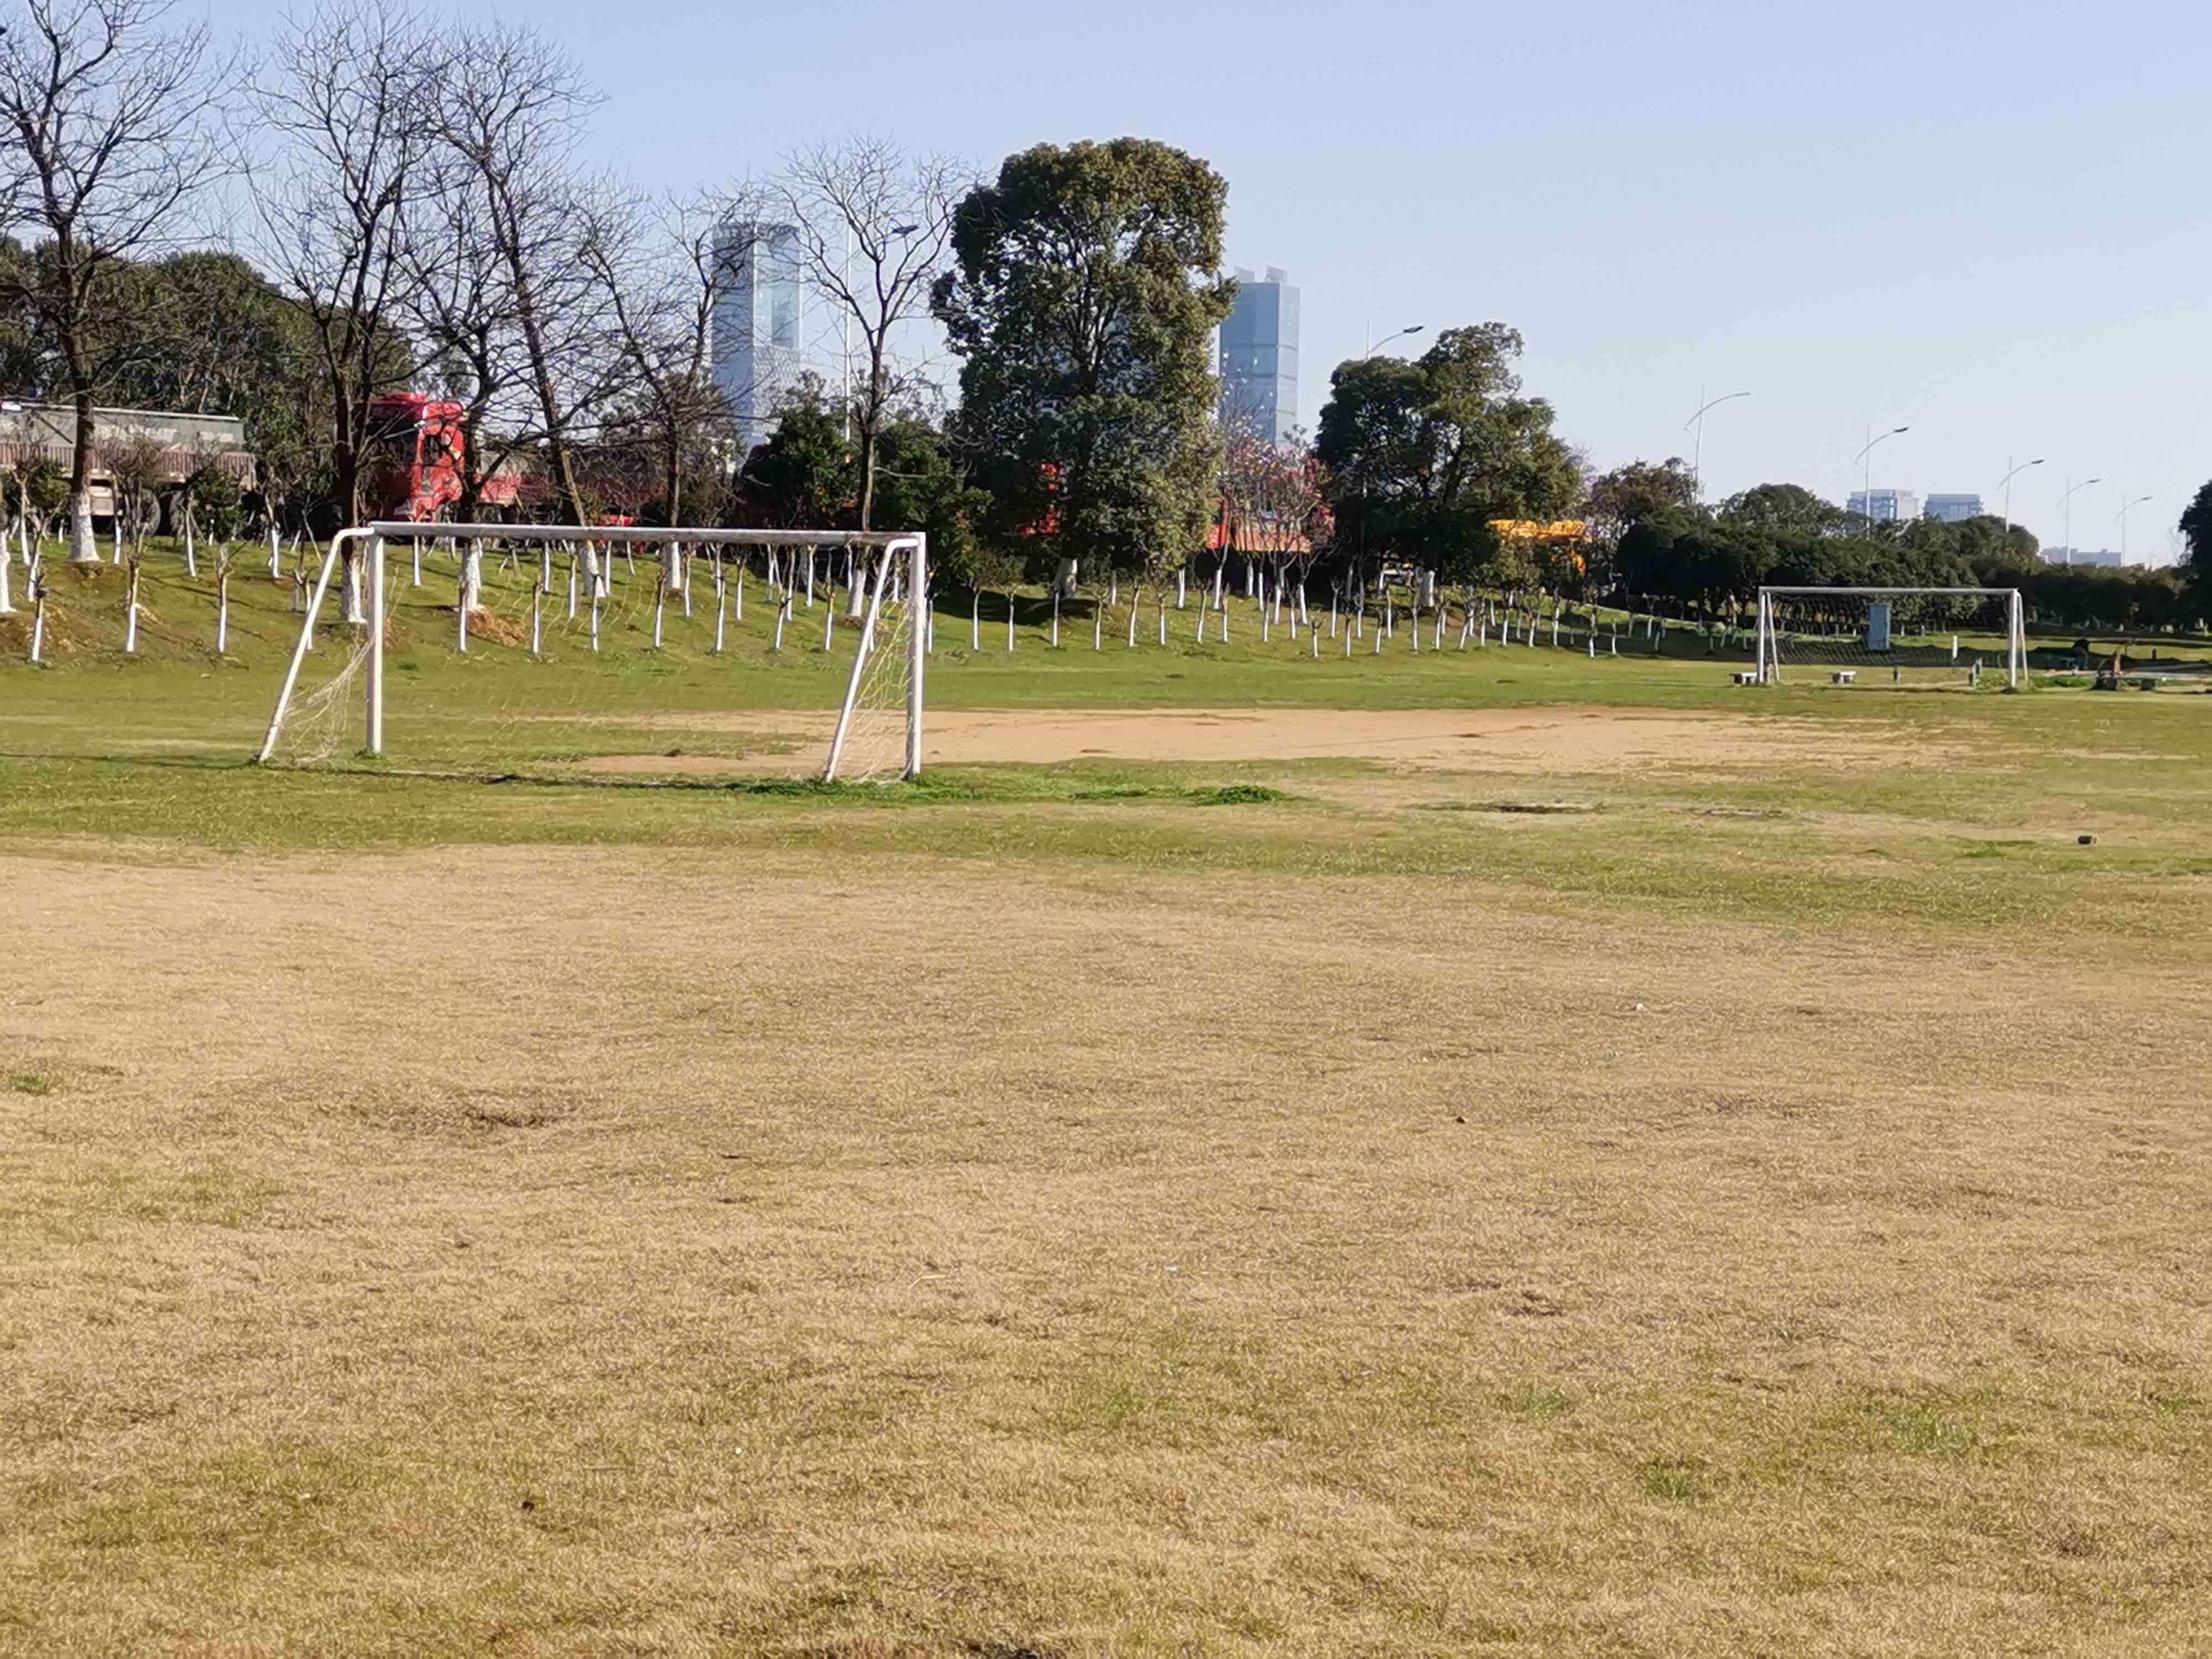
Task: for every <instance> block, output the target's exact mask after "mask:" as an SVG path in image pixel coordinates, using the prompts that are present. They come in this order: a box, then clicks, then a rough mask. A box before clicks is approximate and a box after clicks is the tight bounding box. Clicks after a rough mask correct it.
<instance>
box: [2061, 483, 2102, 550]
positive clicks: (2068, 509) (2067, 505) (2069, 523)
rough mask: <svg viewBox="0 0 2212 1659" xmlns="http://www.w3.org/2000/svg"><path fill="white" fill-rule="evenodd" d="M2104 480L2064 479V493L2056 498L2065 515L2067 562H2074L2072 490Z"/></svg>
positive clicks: (2085, 487) (2084, 487)
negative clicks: (2078, 480) (2076, 480)
mask: <svg viewBox="0 0 2212 1659" xmlns="http://www.w3.org/2000/svg"><path fill="white" fill-rule="evenodd" d="M2104 482H2105V481H2104V479H2102V478H2101V477H2099V478H2084V479H2082V480H2081V483H2075V482H2074V481H2073V480H2072V479H2071V478H2069V479H2068V480H2067V481H2066V493H2065V494H2064V495H2061V496H2060V497H2059V498H2058V506H2059V510H2060V511H2061V512H2063V513H2064V514H2065V515H2066V562H2067V563H2069V564H2071V563H2073V562H2074V492H2075V490H2077V489H2087V488H2088V487H2089V486H2090V485H2091V484H2093V483H2104Z"/></svg>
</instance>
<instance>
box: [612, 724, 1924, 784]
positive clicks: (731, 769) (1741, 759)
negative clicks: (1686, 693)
mask: <svg viewBox="0 0 2212 1659" xmlns="http://www.w3.org/2000/svg"><path fill="white" fill-rule="evenodd" d="M655 724H656V725H658V726H663V727H665V726H671V725H672V726H677V727H678V728H679V729H681V728H685V727H689V728H691V729H696V730H702V731H708V732H714V733H716V734H718V735H725V736H727V737H729V738H735V739H737V740H738V742H739V743H740V744H744V745H745V746H746V748H747V750H751V749H752V746H753V745H754V744H756V743H759V742H762V741H763V740H765V739H768V738H771V737H772V738H780V739H782V740H784V741H786V742H789V741H791V740H792V739H793V738H802V739H804V740H803V741H801V742H800V743H799V746H798V747H797V748H795V749H793V750H790V751H788V752H786V753H782V754H764V753H757V752H746V753H743V754H740V755H736V756H730V755H673V756H671V755H635V754H629V755H624V754H614V755H601V756H596V757H592V758H591V759H588V760H584V761H580V762H578V763H577V765H578V766H579V767H580V768H581V769H585V770H587V771H592V772H605V773H628V774H639V773H647V774H653V775H714V774H720V773H743V774H757V773H760V772H763V771H807V770H811V769H813V768H814V767H816V766H818V765H819V764H820V763H821V754H822V750H823V747H824V746H826V745H827V744H828V742H829V728H830V720H829V717H828V716H827V715H810V714H790V713H783V712H759V713H733V714H710V715H695V716H690V717H688V718H686V719H684V720H669V719H667V718H665V717H658V718H656V720H655ZM1871 757H1881V758H1882V759H1883V760H1884V761H1886V762H1887V763H1889V764H1893V765H1894V764H1898V763H1908V764H1910V763H1919V764H1929V763H1936V762H1939V761H1940V760H1941V758H1942V757H1941V756H1940V755H1937V754H1936V753H1935V752H1934V751H1933V750H1931V749H1929V747H1928V746H1927V745H1924V744H1912V745H1909V746H1908V745H1905V744H1900V743H1899V742H1897V741H1896V740H1895V739H1894V738H1889V737H1886V736H1883V735H1879V734H1876V733H1874V732H1869V731H1866V730H1864V729H1863V728H1857V727H1850V726H1834V725H1830V724H1827V723H1825V722H1821V721H1816V720H1772V719H1766V720H1757V719H1750V718H1747V717H1745V716H1742V715H1736V714H1684V713H1678V712H1674V711H1672V710H1668V711H1658V710H1644V709H1621V708H1543V709H1526V708H1480V709H1455V708H1401V709H1339V708H1270V709H1233V710H1231V709H1181V708H1174V709H1170V708H1116V709H1027V708H968V709H947V710H945V711H942V712H934V711H933V712H932V714H930V716H929V721H928V726H927V759H928V761H929V762H930V763H933V764H935V765H939V766H967V765H979V764H988V763H1022V764H1030V765H1053V764H1057V763H1063V762H1067V761H1075V760H1117V761H1194V762H1234V761H1288V760H1312V759H1324V758H1326V759H1348V760H1372V761H1381V762H1384V763H1389V764H1390V765H1393V766H1398V767H1403V768H1407V769H1419V770H1438V771H1478V772H1480V771H1493V772H1521V773H1541V772H1575V773H1600V774H1608V773H1609V774H1617V775H1626V774H1630V773H1638V774H1649V773H1653V772H1658V773H1663V774H1667V775H1676V776H1685V777H1688V776H1696V775H1708V774H1723V775H1724V774H1727V773H1731V772H1734V771H1736V770H1739V769H1744V768H1752V767H1759V768H1774V767H1784V768H1786V767H1790V766H1807V765H1826V764H1831V763H1835V762H1838V761H1842V760H1852V759H1859V758H1871Z"/></svg>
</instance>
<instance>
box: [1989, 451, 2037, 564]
mask: <svg viewBox="0 0 2212 1659" xmlns="http://www.w3.org/2000/svg"><path fill="white" fill-rule="evenodd" d="M2011 459H2012V457H2011V456H2009V455H2008V456H2006V457H2005V460H2006V461H2007V462H2008V463H2009V462H2010V461H2011ZM2041 465H2043V457H2042V456H2040V455H2039V456H2037V457H2036V458H2035V459H2033V460H2032V461H2022V462H2021V464H2020V465H2018V466H2015V467H2014V468H2013V469H2012V471H2009V472H2008V473H2006V474H2005V475H2004V477H2003V478H2002V480H2000V481H1999V483H1998V488H1999V489H2002V490H2003V491H2004V503H2005V506H2004V524H2005V527H2004V538H2005V543H2006V544H2007V545H2010V544H2011V542H2012V481H2013V480H2014V479H2015V477H2019V475H2020V474H2021V473H2023V472H2025V471H2027V469H2028V468H2030V467H2031V466H2041Z"/></svg>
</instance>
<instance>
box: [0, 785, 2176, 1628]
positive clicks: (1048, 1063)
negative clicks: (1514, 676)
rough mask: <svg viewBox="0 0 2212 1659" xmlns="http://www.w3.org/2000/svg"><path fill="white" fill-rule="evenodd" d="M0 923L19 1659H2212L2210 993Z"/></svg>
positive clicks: (1156, 926)
mask: <svg viewBox="0 0 2212 1659" xmlns="http://www.w3.org/2000/svg"><path fill="white" fill-rule="evenodd" d="M1126 810H1127V811H1128V812H1129V813H1130V814H1131V815H1132V816H1133V820H1134V819H1137V818H1139V817H1140V815H1144V814H1148V813H1155V812H1164V811H1166V810H1167V809H1163V808H1154V807H1149V806H1146V805H1130V806H1129V807H1127V809H1126ZM0 884H4V887H3V888H0V890H4V891H5V892H6V893H8V894H9V899H8V900H7V901H6V902H5V904H4V906H0V951H4V953H5V957H6V959H7V960H9V962H10V963H12V964H15V967H14V969H13V971H12V972H11V974H10V981H11V985H12V987H13V988H12V989H11V990H10V991H9V993H8V994H7V997H6V1005H7V1006H6V1012H5V1019H4V1024H0V1146H5V1147H6V1148H7V1153H6V1158H5V1164H4V1169H0V1355H4V1364H0V1388H4V1395H0V1399H4V1411H0V1446H4V1448H5V1458H4V1463H0V1516H4V1520H0V1539H3V1540H4V1542H3V1543H0V1548H4V1554H0V1563H4V1565H0V1574H3V1575H4V1577H0V1649H6V1650H10V1651H17V1652H23V1653H51V1652H61V1651H70V1652H94V1651H109V1652H120V1651H133V1652H142V1651H143V1652H164V1653H168V1652H174V1653H210V1654H212V1653H223V1654H229V1653H277V1652H286V1653H292V1652H298V1653H308V1652H314V1653H336V1652H345V1653H392V1654H403V1653H404V1654H416V1653H426V1652H428V1653H460V1652H482V1651H495V1652H501V1653H508V1652H514V1653H550V1652H587V1653H667V1654H694V1653H708V1652H738V1653H769V1654H793V1655H796V1654H812V1655H842V1656H849V1659H860V1656H888V1655H905V1654H939V1653H944V1654H966V1655H999V1656H1013V1655H1021V1654H1030V1655H1039V1656H1043V1655H1053V1656H1060V1655H1079V1654H1081V1655H1091V1654H1136V1653H1149V1652H1161V1653H1167V1652H1173V1653H1196V1652H1204V1653H1232V1654H1233V1653H1252V1654H1256V1653H1263V1652H1265V1653H1285V1652H1292V1653H1348V1652H1358V1653H1366V1654H1408V1655H1410V1654H1426V1653H1437V1652H1487V1651H1495V1652H1512V1653H1531V1654H1560V1655H1565V1654H1590V1653H1599V1654H1654V1655H1656V1654H1723V1653H1728V1654H1733V1653H1744V1652H1766V1653H1777V1654H1779V1653H1801V1652H1826V1653H1854V1654H1860V1653H1863V1654H1875V1653H1892V1652H1898V1653H1905V1652H1910V1653H1923V1654H1956V1655H1967V1654H1982V1653H1988V1652H1992V1651H1999V1650H2002V1651H2008V1652H2021V1653H2049V1654H2087V1653H2140V1654H2154V1653H2156V1654H2165V1653H2174V1652H2179V1651H2185V1650H2203V1644H2205V1643H2206V1641H2207V1639H2208V1638H2207V1628H2208V1626H2207V1623H2206V1611H2207V1601H2206V1597H2207V1595H2208V1590H2212V1509H2208V1506H2207V1504H2206V1503H2205V1498H2204V1494H2205V1492H2206V1490H2207V1489H2208V1483H2209V1482H2212V1457H2208V1437H2207V1430H2206V1423H2207V1395H2208V1393H2212V1384H2208V1380H2207V1375H2206V1364H2205V1361H2206V1355H2207V1353H2208V1352H2212V1343H2208V1337H2212V1320H2208V1303H2207V1297H2206V1293H2205V1289H2204V1284H2205V1281H2204V1278H2203V1267H2204V1261H2205V1255H2204V1249H2203V1227H2202V1223H2203V1216H2204V1214H2205V1213H2206V1210H2205V1205H2206V1201H2207V1200H2208V1198H2212V1182H2208V1172H2212V1139H2208V1130H2207V1125H2206V1120H2205V1117H2204V1114H2203V1097H2204V1088H2203V1077H2204V1075H2205V1065H2206V1060H2207V1058H2208V1055H2207V1053H2206V1042H2205V1037H2204V1031H2205V1026H2204V1022H2203V1001H2202V986H2201V982H2200V981H2198V980H2197V977H2196V976H2195V975H2193V974H2191V973H2189V972H2183V973H2179V974H2177V973H2174V972H2172V971H2160V970H2154V969H2150V968H2148V967H2145V966H2141V965H2130V964H2129V963H2127V962H2125V961H2124V960H2115V959H2112V957H2110V956H2109V955H2107V956H2106V957H2103V958H2102V959H2100V961H2099V962H2098V963H2095V964H2094V965H2085V966H2081V967H2076V968H2067V967H2049V968H2045V969H2039V970H2038V971H2037V973H2036V974H2035V975H2033V978H2031V977H2029V976H2028V975H2026V974H2024V973H2023V971H2022V970H2021V969H2020V968H2019V967H2018V966H2017V965H2016V963H2015V962H2014V961H2013V960H2012V959H2011V957H2010V953H2005V954H2002V955H2001V954H1998V953H1996V952H1993V951H1990V950H1989V949H1988V948H1987V942H1986V941H1982V940H1971V941H1970V940H1966V939H1956V940H1951V941H1946V940H1945V939H1940V938H1931V937H1929V935H1927V934H1926V933H1916V934H1914V935H1912V936H1911V937H1910V938H1907V937H1905V936H1902V935H1900V936H1899V939H1898V940H1897V942H1896V943H1894V944H1875V943H1869V942H1868V941H1867V940H1866V939H1863V938H1861V939H1857V940H1856V941H1855V942H1846V941H1841V940H1838V939H1821V938H1818V937H1814V936H1811V935H1809V934H1805V933H1791V932H1789V931H1786V930H1781V929H1776V928H1771V927H1754V926H1751V925H1748V924H1746V925H1735V926H1722V925H1717V924H1693V923H1689V922H1686V921H1682V920H1680V913H1679V912H1668V913H1667V915H1664V916H1662V917H1660V918H1659V919H1654V918H1653V917H1652V916H1651V915H1644V914H1641V913H1639V912H1638V911H1635V910H1632V909H1630V908H1625V907H1620V906H1586V907H1583V908H1584V909H1585V911H1586V914H1584V915H1579V916H1569V915H1561V914H1559V907H1558V906H1557V905H1556V904H1554V905H1553V906H1552V907H1551V908H1549V909H1548V910H1540V909H1537V908H1533V907H1531V906H1527V905H1524V904H1523V902H1522V897H1521V896H1519V895H1516V892H1515V891H1513V890H1510V889H1508V888H1505V887H1503V886H1500V885H1493V884H1486V883H1485V882H1484V881H1483V880H1482V879H1480V878H1479V877H1477V876H1474V875H1472V874H1470V875H1467V876H1462V877H1455V878H1443V879H1434V880H1428V881H1425V882H1420V883H1413V882H1407V881H1385V880H1379V879H1373V880H1369V879H1360V880H1343V881H1338V882H1334V883H1331V884H1327V885H1324V886H1317V885H1316V884H1310V883H1309V884H1302V885H1301V886H1300V887H1299V888H1298V889H1297V890H1296V891H1291V890H1288V889H1287V888H1286V887H1285V886H1284V885H1283V884H1278V883H1275V882H1273V881H1271V880H1269V879H1267V878H1264V877H1259V878H1254V877H1249V876H1246V877H1235V876H1231V877H1225V878H1215V877H1212V876H1211V875H1206V876H1204V877H1177V878H1173V879H1168V878H1160V877H1158V876H1155V875H1152V874H1148V873H1147V872H1143V871H1130V870H1123V869H1115V868H1113V867H1112V866H1107V865H1103V864H1100V863H1097V862H1095V861H1093V862H1085V863H1075V864H1070V865H1068V866H1064V867H1054V866H1050V865H1047V864H1037V865H1033V866H1030V867H1028V868H1026V869H1024V871H1023V872H1022V876H1021V879H1020V881H1019V883H1018V884H1016V883H1015V882H1012V881H1010V880H1008V879H1006V878H1001V877H1000V876H997V875H994V874H993V873H992V872H989V871H988V870H987V869H979V868H978V867H977V866H975V865H974V864H973V863H969V862H959V863H955V862H951V861H942V862H940V861H931V860H922V859H918V858H915V857H902V856H897V855H890V854H863V855H858V856H852V855H848V856H844V857H842V858H841V859H840V860H838V861H837V862H835V863H831V862H829V861H826V860H821V859H815V858H809V857H805V856H802V855H799V854H791V853H774V854H759V855H756V856H750V857H748V858H747V859H745V860H744V861H743V862H742V863H735V862H731V863H714V864H709V863H708V862H706V861H704V860H702V859H701V858H700V857H699V856H698V855H696V854H685V855H682V856H681V857H680V858H679V857H678V855H675V854H668V855H665V856H664V855H659V854H655V853H654V852H653V850H652V849H650V848H629V849H625V850H624V851H623V852H621V853H619V854H616V853H607V852H598V851H574V850H544V849H471V850H469V851H468V852H467V853H466V854H429V853H410V854H396V855H380V856H374V857H358V856H357V857H349V858H345V859H336V858H318V857H313V856H306V855H299V856H290V857H284V858H272V859H264V860H258V861H250V862H249V861H245V860H238V861H228V862H216V861H213V860H204V859H198V858H193V857H187V856H184V855H179V856H178V857H177V858H176V859H174V860H167V861H163V860H154V861H150V862H139V863H136V864H127V865H126V864H123V863H118V862H112V861H106V860H98V859H86V858H83V857H79V858H76V859H74V860H70V861H66V862H64V861H54V860H44V859H38V858H29V857H22V856H17V857H11V858H9V859H6V860H0ZM29 963H35V968H34V969H28V970H27V969H26V964H29Z"/></svg>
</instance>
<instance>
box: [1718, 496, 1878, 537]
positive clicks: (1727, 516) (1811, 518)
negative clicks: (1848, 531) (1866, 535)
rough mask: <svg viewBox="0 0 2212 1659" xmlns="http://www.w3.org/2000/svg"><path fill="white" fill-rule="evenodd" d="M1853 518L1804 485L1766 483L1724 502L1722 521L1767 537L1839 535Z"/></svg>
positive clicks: (1732, 526) (1730, 497)
mask: <svg viewBox="0 0 2212 1659" xmlns="http://www.w3.org/2000/svg"><path fill="white" fill-rule="evenodd" d="M1718 517H1719V519H1720V521H1721V522H1722V523H1723V524H1724V525H1727V526H1729V528H1730V529H1733V530H1744V531H1751V532H1756V533H1758V534H1760V535H1765V536H1788V537H1801V536H1838V535H1841V534H1842V533H1843V532H1844V521H1845V520H1847V519H1848V518H1849V517H1850V514H1848V513H1845V512H1844V509H1843V508H1841V507H1838V506H1837V505H1835V503H1834V502H1832V501H1823V500H1822V499H1821V498H1820V496H1818V495H1814V493H1813V492H1812V491H1811V490H1809V489H1806V488H1805V487H1804V486H1803V485H1802V484H1790V483H1763V484H1759V485H1756V486H1754V487H1753V488H1752V489H1747V490H1744V491H1742V492H1741V494H1739V495H1731V496H1729V498H1728V500H1726V501H1723V502H1722V503H1721V507H1720V512H1719V514H1718Z"/></svg>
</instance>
